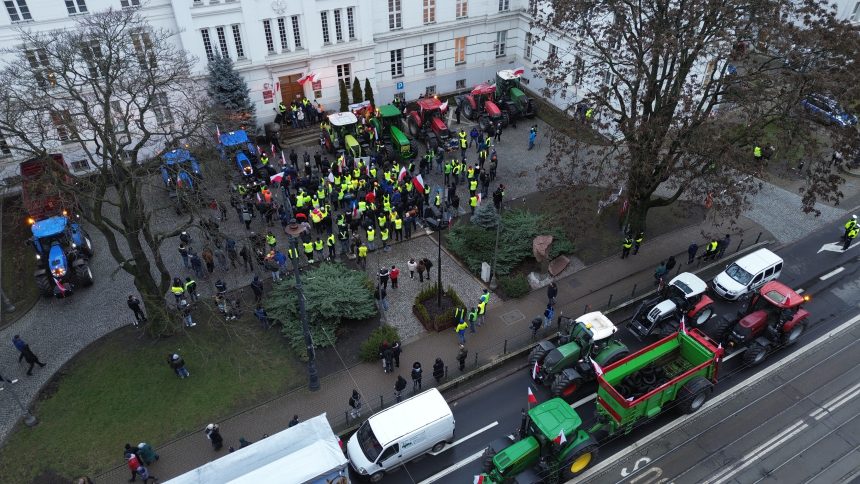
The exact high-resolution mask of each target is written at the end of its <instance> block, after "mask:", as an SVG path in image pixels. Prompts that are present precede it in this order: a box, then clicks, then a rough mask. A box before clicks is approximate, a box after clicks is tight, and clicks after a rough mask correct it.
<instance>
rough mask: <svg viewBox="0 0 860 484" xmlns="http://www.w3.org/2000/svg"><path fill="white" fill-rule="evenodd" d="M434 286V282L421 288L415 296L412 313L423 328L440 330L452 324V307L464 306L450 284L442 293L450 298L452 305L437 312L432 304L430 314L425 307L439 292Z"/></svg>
mask: <svg viewBox="0 0 860 484" xmlns="http://www.w3.org/2000/svg"><path fill="white" fill-rule="evenodd" d="M436 287H437V286H436V285H435V284H431V285H429V286H427V287H425V288H424V289H422V290H421V291H420V292H419V293H418V294H417V295H416V296H415V303H414V304H413V305H412V313H413V314H414V315H415V317H416V318H418V320H419V321H421V324H422V325H424V327H425V328H427V329H431V328H432V329H433V330H435V331H442V330H443V329H446V328H450V327H451V326H452V325H453V321H454V308H457V307H465V304H463V301H462V299H460V296H459V295H458V294H457V291H455V290H454V288H452V287H451V286H448V288H447V289H445V292H444V293H443V295H444V297H447V298H449V299H450V300H451V303H452V304H453V306H451V307H448V308H446V309H445V310H443V311H442V312H441V313H437V312H436V311H438V308H436V307H435V306H433V309H434V311H433V315H431V314H430V310H428V309H427V305H426V303H427V302H432V301H433V300H435V299H436V296H437V295H438V294H439V292H438V291H437V290H436Z"/></svg>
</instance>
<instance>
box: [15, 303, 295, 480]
mask: <svg viewBox="0 0 860 484" xmlns="http://www.w3.org/2000/svg"><path fill="white" fill-rule="evenodd" d="M195 321H196V322H197V323H198V324H197V326H196V327H194V328H191V329H190V330H189V331H188V332H187V333H186V332H182V333H181V334H180V335H178V336H174V337H172V338H169V339H166V340H162V341H151V340H149V339H147V338H146V337H144V336H142V335H141V332H140V331H136V330H133V329H132V328H123V329H121V330H118V331H115V332H114V333H112V334H110V335H108V336H106V337H105V338H103V339H102V340H100V341H97V342H96V343H94V344H92V345H90V347H89V348H87V349H86V350H84V351H83V352H81V353H80V354H79V355H78V356H77V357H75V359H73V360H72V362H71V363H69V364H68V365H67V366H66V367H65V368H64V369H63V370H62V372H61V373H60V374H59V375H58V376H57V378H56V379H55V380H54V381H53V382H52V383H51V384H50V385H49V387H48V388H47V389H46V392H45V394H43V395H42V398H41V399H40V401H39V402H38V403H37V404H36V406H35V411H34V413H35V415H36V416H37V417H38V418H39V420H40V423H39V425H38V426H37V427H35V428H33V429H29V428H26V427H23V426H21V427H20V428H19V429H18V430H17V431H16V432H15V433H14V434H13V435H12V437H11V438H10V439H9V441H8V443H7V444H6V445H5V446H4V447H3V449H2V450H0V482H10V483H11V482H15V483H23V482H31V481H32V480H33V478H34V477H35V476H37V475H39V474H43V473H46V472H47V473H52V471H53V472H56V473H58V474H60V475H64V476H66V477H74V476H78V475H81V474H88V475H96V474H99V473H100V472H102V471H104V470H106V469H109V468H111V467H113V466H116V465H118V464H120V463H121V462H122V461H121V451H122V448H123V445H124V444H125V443H126V442H132V443H137V442H140V441H146V442H149V443H151V444H153V445H155V447H156V448H157V447H158V446H159V444H162V443H164V442H166V441H169V440H170V439H173V438H175V437H178V436H180V435H183V434H186V433H188V432H195V431H199V430H200V429H202V428H203V427H204V426H205V425H206V423H208V422H209V421H213V420H218V419H221V418H223V417H226V416H229V415H231V414H233V413H235V412H237V411H239V410H242V409H245V408H248V407H249V406H252V405H253V404H255V403H258V402H261V401H264V400H267V399H269V398H271V397H274V396H276V395H279V394H281V393H284V392H286V391H287V390H289V389H291V388H294V387H296V386H297V385H300V384H301V383H302V382H303V378H304V374H303V373H302V371H301V368H299V366H298V363H297V362H296V360H295V358H294V357H293V356H292V355H291V354H290V352H289V349H288V348H287V345H286V344H285V342H284V341H283V338H282V337H281V336H280V334H279V332H278V331H277V329H270V330H268V331H265V332H264V331H263V330H262V328H260V326H259V323H257V321H256V320H255V319H253V316H252V315H248V316H246V317H245V318H244V319H242V320H238V321H231V322H229V323H225V322H224V321H223V320H222V319H221V318H220V316H217V315H215V317H213V315H212V313H210V312H209V310H208V309H207V308H205V307H204V308H200V309H198V311H196V313H195ZM174 351H177V352H179V353H180V354H181V355H182V356H183V358H184V359H185V361H186V363H187V368H188V370H189V371H190V372H191V376H190V378H188V379H184V380H183V379H179V378H178V377H177V376H176V375H175V374H174V373H173V372H172V370H171V369H170V368H169V367H168V366H167V363H166V357H167V354H168V353H171V352H174Z"/></svg>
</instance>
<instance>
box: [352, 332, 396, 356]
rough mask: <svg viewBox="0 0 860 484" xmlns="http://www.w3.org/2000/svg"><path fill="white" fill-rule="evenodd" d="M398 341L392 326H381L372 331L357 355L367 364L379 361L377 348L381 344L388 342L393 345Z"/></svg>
mask: <svg viewBox="0 0 860 484" xmlns="http://www.w3.org/2000/svg"><path fill="white" fill-rule="evenodd" d="M399 339H400V335H398V334H397V329H396V328H395V327H394V326H389V325H387V324H383V325H382V326H380V327H378V328H376V329H374V330H373V332H371V333H370V336H368V337H367V339H366V340H364V342H363V343H361V348H360V349H359V350H358V354H359V356H360V357H361V360H362V361H366V362H368V363H370V362H374V361H377V360H379V347H380V346H381V345H382V342H383V341H388V342H389V343H393V342H395V341H397V340H399Z"/></svg>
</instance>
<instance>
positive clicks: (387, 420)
mask: <svg viewBox="0 0 860 484" xmlns="http://www.w3.org/2000/svg"><path fill="white" fill-rule="evenodd" d="M447 415H451V407H449V406H448V402H446V401H445V398H443V397H442V394H441V393H439V390H437V389H435V388H431V389H430V390H427V391H426V392H423V393H419V394H418V395H415V396H414V397H411V398H408V399H406V400H404V401H402V402H400V403H398V404H396V405H394V406H393V407H389V408H386V409H385V410H383V411H381V412H379V413H377V414H376V415H374V416H372V417H370V418H369V419H368V422H369V423H370V428H371V430H373V434H374V435H375V436H376V440H378V441H379V443H380V444H381V445H382V446H383V447H384V446H386V445H388V443H389V442H391V441H393V440H395V439H397V438H398V437H400V436H402V435H403V433H404V429H409V430H416V429H419V428H421V427H424V426H426V425H429V424H431V423H433V422H435V421H437V420H439V419H441V418H443V417H445V416H447ZM407 422H408V423H407Z"/></svg>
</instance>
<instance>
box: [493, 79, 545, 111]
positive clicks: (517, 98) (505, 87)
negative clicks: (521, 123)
mask: <svg viewBox="0 0 860 484" xmlns="http://www.w3.org/2000/svg"><path fill="white" fill-rule="evenodd" d="M522 75H523V70H522V69H515V70H512V69H505V70H501V71H499V72H497V73H496V93H495V98H496V104H497V105H498V106H499V108H500V109H501V110H502V111H503V112H505V113H507V115H508V118H509V119H514V118H516V119H521V118H533V117H535V115H536V114H537V104H536V103H535V101H534V99H532V98H530V97H528V96H526V93H524V92H523V90H522Z"/></svg>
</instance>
